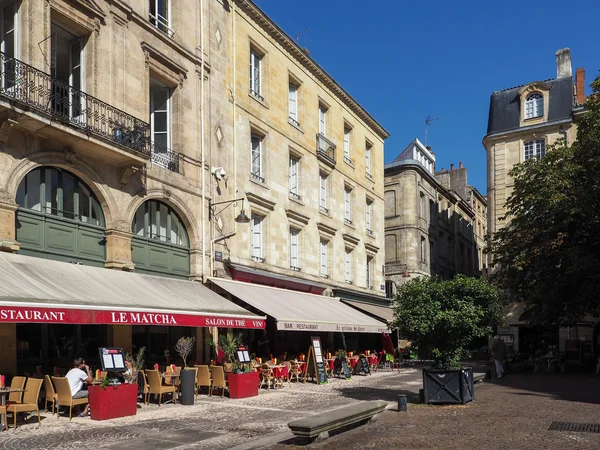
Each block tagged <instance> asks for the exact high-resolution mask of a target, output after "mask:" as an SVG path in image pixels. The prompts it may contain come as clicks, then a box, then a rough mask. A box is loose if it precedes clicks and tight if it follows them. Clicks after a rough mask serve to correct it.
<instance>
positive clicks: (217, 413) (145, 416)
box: [0, 369, 421, 450]
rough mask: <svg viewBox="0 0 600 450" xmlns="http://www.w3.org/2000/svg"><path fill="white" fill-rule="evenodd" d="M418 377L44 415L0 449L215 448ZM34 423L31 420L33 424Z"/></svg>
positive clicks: (390, 393) (0, 440) (394, 375)
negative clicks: (92, 414)
mask: <svg viewBox="0 0 600 450" xmlns="http://www.w3.org/2000/svg"><path fill="white" fill-rule="evenodd" d="M420 385H421V382H420V373H419V372H418V371H417V370H415V369H403V370H402V373H398V372H397V371H390V370H387V371H379V372H377V373H375V374H373V375H372V376H360V375H358V376H353V378H352V380H341V379H332V380H330V382H329V383H328V384H326V385H321V386H317V385H316V384H311V383H306V384H303V383H292V385H291V386H288V385H287V384H286V385H285V387H284V388H280V389H277V390H270V391H267V390H262V391H261V392H260V394H259V396H258V397H251V398H247V399H229V398H221V397H220V396H218V395H216V392H215V395H214V396H213V397H210V398H209V397H207V396H206V395H203V396H200V397H199V398H198V401H197V403H196V405H194V406H181V405H163V406H162V407H160V408H159V407H158V406H156V405H150V406H144V407H142V408H141V409H139V410H138V414H137V415H136V416H133V417H124V418H120V419H114V420H108V421H101V422H97V421H92V420H90V419H80V418H74V419H73V420H72V421H70V422H69V419H68V418H65V417H64V416H61V417H60V419H58V420H57V419H56V416H54V417H52V415H51V414H47V415H46V414H43V420H42V424H41V426H40V427H38V425H37V420H35V419H33V418H31V419H30V422H31V424H23V425H19V426H18V428H17V429H16V430H13V429H10V430H9V431H8V432H0V449H20V450H21V449H28V450H36V449H48V448H60V449H61V450H62V449H65V450H68V449H80V448H82V447H86V448H89V447H91V446H93V447H94V448H96V449H122V448H123V447H133V448H145V449H154V448H156V449H159V448H160V449H161V450H164V449H171V448H178V449H188V448H189V449H192V448H193V449H202V448H211V449H220V448H227V449H229V448H232V447H235V446H238V445H244V444H245V445H248V446H249V448H251V447H252V442H253V441H256V440H258V439H261V438H264V437H265V436H269V435H277V434H279V433H285V432H287V431H288V430H289V429H288V427H287V423H288V422H289V421H290V420H293V419H296V418H300V417H304V416H307V415H311V414H315V413H317V412H321V411H326V410H329V409H334V408H337V407H340V406H343V405H347V404H350V403H352V402H355V401H357V400H372V399H373V400H374V399H383V400H388V401H393V400H394V399H395V398H396V396H397V394H398V393H399V392H411V393H414V392H418V389H419V387H420ZM34 422H35V423H34Z"/></svg>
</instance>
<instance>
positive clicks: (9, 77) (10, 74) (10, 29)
mask: <svg viewBox="0 0 600 450" xmlns="http://www.w3.org/2000/svg"><path fill="white" fill-rule="evenodd" d="M17 23H18V22H17V5H16V3H8V4H7V5H5V6H4V7H3V8H2V42H1V46H0V50H1V51H2V53H4V58H3V59H4V63H3V64H2V67H1V69H2V86H3V87H4V88H5V89H7V88H11V87H13V86H14V85H15V75H16V74H15V69H16V67H15V65H16V64H15V61H14V59H12V58H15V57H16V56H17V37H18V34H17V30H16V27H17Z"/></svg>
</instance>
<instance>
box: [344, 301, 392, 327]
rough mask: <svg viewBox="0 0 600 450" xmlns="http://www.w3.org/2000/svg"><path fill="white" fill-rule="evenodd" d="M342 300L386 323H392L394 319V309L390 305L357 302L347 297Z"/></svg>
mask: <svg viewBox="0 0 600 450" xmlns="http://www.w3.org/2000/svg"><path fill="white" fill-rule="evenodd" d="M342 302H344V303H346V304H348V305H350V306H352V307H353V308H356V309H358V310H360V311H364V312H366V313H367V314H369V315H371V316H375V317H377V318H379V319H381V320H383V321H384V322H386V323H390V322H391V321H392V320H394V311H393V310H392V308H391V307H389V306H380V305H374V304H373V303H365V302H356V301H353V300H346V299H342Z"/></svg>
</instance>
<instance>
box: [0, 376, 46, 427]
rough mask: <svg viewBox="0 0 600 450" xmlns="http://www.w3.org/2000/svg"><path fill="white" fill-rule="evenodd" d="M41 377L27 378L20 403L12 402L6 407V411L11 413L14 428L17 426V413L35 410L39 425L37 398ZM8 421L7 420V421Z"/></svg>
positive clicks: (41, 381) (40, 387) (40, 386)
mask: <svg viewBox="0 0 600 450" xmlns="http://www.w3.org/2000/svg"><path fill="white" fill-rule="evenodd" d="M43 382H44V380H42V379H41V378H29V379H28V380H27V385H26V386H25V394H24V395H23V402H22V403H12V404H10V405H8V406H7V407H6V412H9V413H12V415H13V421H14V428H17V413H22V412H31V411H36V412H37V415H38V424H39V425H41V423H42V421H41V418H40V408H39V406H38V398H39V396H40V390H41V389H42V383H43ZM7 422H8V421H7Z"/></svg>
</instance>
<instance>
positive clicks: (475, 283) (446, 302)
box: [394, 275, 502, 369]
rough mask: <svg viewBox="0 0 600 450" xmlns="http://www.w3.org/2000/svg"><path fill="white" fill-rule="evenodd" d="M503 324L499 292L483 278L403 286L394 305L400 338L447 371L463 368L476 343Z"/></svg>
mask: <svg viewBox="0 0 600 450" xmlns="http://www.w3.org/2000/svg"><path fill="white" fill-rule="evenodd" d="M501 319H502V307H501V305H500V301H499V295H498V291H497V290H496V288H495V287H494V286H492V285H491V284H489V283H488V282H487V280H485V279H483V278H468V277H465V276H463V275H457V276H456V277H455V278H454V279H452V280H448V281H442V280H440V279H439V278H437V277H431V278H430V277H419V278H415V279H413V280H411V281H409V282H408V283H405V284H403V285H402V286H401V287H400V289H399V290H398V293H397V294H396V298H395V300H394V325H395V327H397V328H398V332H399V334H400V336H402V337H404V338H406V339H409V340H410V341H412V343H413V345H416V346H417V347H418V348H419V350H420V351H421V352H422V351H428V352H430V353H431V355H432V357H433V358H434V361H435V366H436V367H439V368H443V369H450V368H455V367H458V365H459V361H460V358H462V357H464V356H466V355H467V353H468V349H469V346H470V344H471V342H472V341H473V339H476V338H480V337H486V336H490V335H491V334H492V332H493V328H492V327H493V326H494V325H495V324H498V323H499V322H500V321H501Z"/></svg>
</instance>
